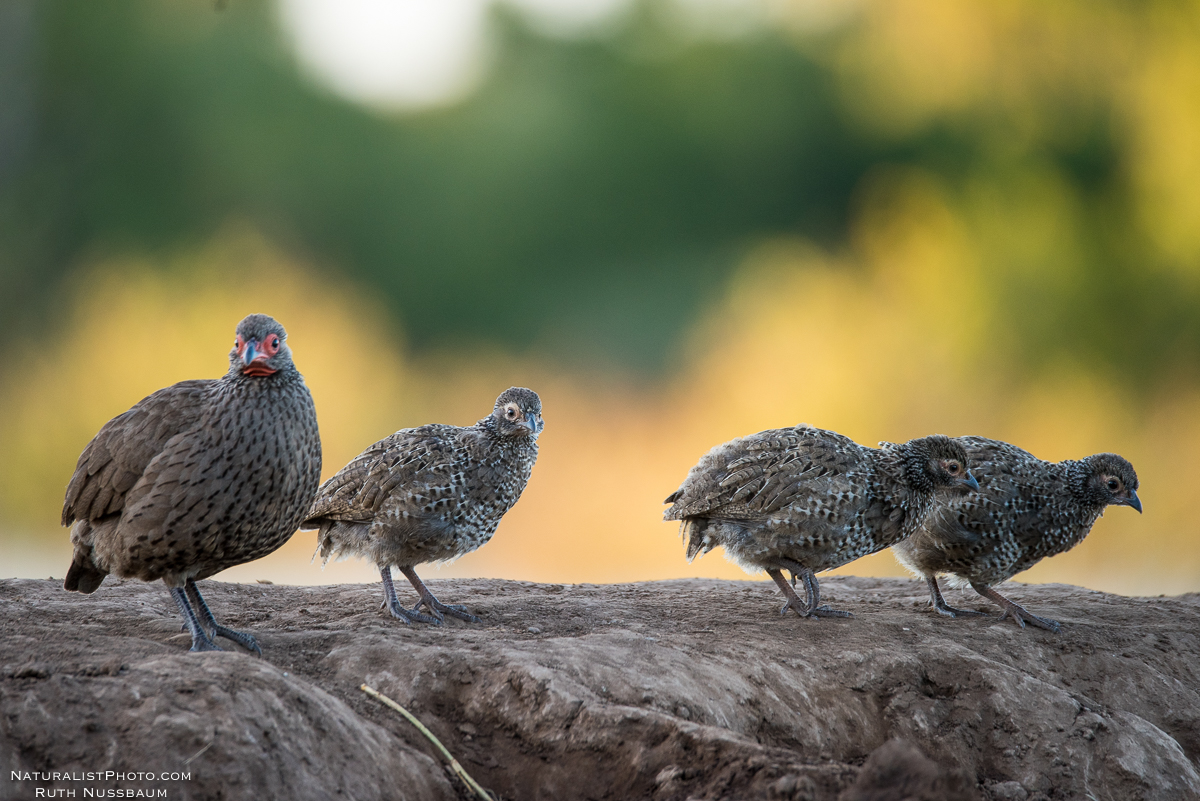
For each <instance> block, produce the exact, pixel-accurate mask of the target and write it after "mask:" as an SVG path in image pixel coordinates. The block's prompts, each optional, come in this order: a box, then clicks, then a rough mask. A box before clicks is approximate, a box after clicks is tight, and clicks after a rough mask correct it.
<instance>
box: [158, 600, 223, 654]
mask: <svg viewBox="0 0 1200 801" xmlns="http://www.w3.org/2000/svg"><path fill="white" fill-rule="evenodd" d="M170 590H171V597H172V598H174V599H175V604H176V606H178V607H179V612H180V613H181V614H182V615H183V624H184V626H185V627H186V628H187V629H188V631H190V632H191V634H192V647H191V648H190V649H189V650H191V651H220V650H222V649H221V648H219V647H218V646H217V644H216V643H215V642H213V641H212V638H210V637H209V636H208V632H206V631H205V630H204V627H203V626H201V625H200V621H199V620H198V619H197V618H196V612H195V611H194V610H193V609H192V605H191V603H189V601H188V592H187V590H185V589H184V588H183V587H171V588H170ZM201 602H202V603H203V599H201ZM210 616H211V615H210Z"/></svg>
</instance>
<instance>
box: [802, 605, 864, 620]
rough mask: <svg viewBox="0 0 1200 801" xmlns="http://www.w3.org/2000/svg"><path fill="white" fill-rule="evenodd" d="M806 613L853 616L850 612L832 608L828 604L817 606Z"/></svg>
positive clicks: (826, 615)
mask: <svg viewBox="0 0 1200 801" xmlns="http://www.w3.org/2000/svg"><path fill="white" fill-rule="evenodd" d="M808 613H809V614H810V615H812V616H813V617H854V615H853V614H852V613H850V612H844V611H842V610H841V609H832V608H830V607H828V606H818V607H817V608H816V609H810V610H809V612H808Z"/></svg>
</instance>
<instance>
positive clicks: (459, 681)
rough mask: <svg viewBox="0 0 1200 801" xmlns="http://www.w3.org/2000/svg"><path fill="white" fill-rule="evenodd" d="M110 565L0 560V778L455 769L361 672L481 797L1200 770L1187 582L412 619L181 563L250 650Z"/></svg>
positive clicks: (440, 777) (765, 596)
mask: <svg viewBox="0 0 1200 801" xmlns="http://www.w3.org/2000/svg"><path fill="white" fill-rule="evenodd" d="M110 582H111V583H106V584H105V586H104V587H102V588H101V589H100V590H99V591H98V592H97V593H96V594H95V595H94V596H89V597H82V596H78V595H74V594H68V593H66V592H64V591H63V590H62V589H61V588H60V587H59V586H58V584H57V583H56V582H51V581H29V580H7V581H0V620H2V621H3V624H0V770H2V773H0V798H33V797H34V791H35V789H36V788H38V787H46V788H52V789H74V790H76V791H77V792H76V797H85V793H84V792H83V789H85V788H91V789H93V790H107V789H116V788H124V789H141V790H143V791H144V792H151V791H153V792H155V793H157V791H158V790H160V789H162V790H166V792H167V795H166V796H165V797H172V798H230V799H233V798H297V799H307V798H313V799H316V798H336V797H342V798H354V799H375V798H379V799H383V798H407V799H452V798H459V797H463V798H465V797H467V796H466V794H465V790H464V789H463V788H462V786H461V785H459V784H457V782H456V780H454V779H453V778H451V777H450V776H449V774H448V773H447V771H446V769H445V767H444V766H443V765H441V763H440V761H439V760H437V759H436V758H435V755H434V752H433V750H432V749H431V748H430V746H429V744H428V743H427V742H426V741H425V740H424V739H423V738H422V737H421V736H420V735H419V734H417V733H416V731H415V730H414V729H413V728H412V727H411V726H410V725H409V724H408V723H406V722H405V721H404V720H403V719H401V718H400V717H399V716H398V715H396V714H395V713H394V712H392V711H390V710H388V709H387V708H385V707H383V706H382V705H380V704H378V703H377V702H375V701H373V700H371V699H369V698H367V697H366V696H364V695H363V694H362V693H361V692H360V691H359V690H358V687H359V685H360V684H362V683H364V682H365V683H367V684H370V685H372V686H374V687H375V688H376V689H378V690H379V691H381V692H383V693H385V694H387V695H390V696H391V697H392V698H394V699H395V700H397V701H398V702H400V703H401V704H404V705H405V706H406V707H408V708H409V709H410V710H412V711H413V712H414V713H415V714H416V715H417V716H418V717H419V718H420V719H421V720H422V721H424V722H425V724H426V725H427V726H429V728H430V729H432V730H433V732H434V733H435V734H437V735H438V736H439V737H440V738H441V739H442V740H443V742H445V743H446V745H447V746H448V747H449V748H450V750H451V751H452V752H453V753H454V754H455V756H457V757H458V759H459V761H460V762H462V764H463V765H464V766H465V767H466V769H467V770H468V771H469V772H470V773H471V774H472V775H473V776H474V777H475V778H476V779H477V780H479V782H480V783H481V784H483V785H484V786H485V787H488V788H490V789H491V790H493V791H494V792H495V793H496V794H497V795H499V796H500V797H502V798H505V799H626V798H653V799H664V800H665V799H680V801H682V799H686V798H739V799H814V800H815V799H829V800H830V801H833V800H834V799H841V800H842V801H868V799H870V801H882V800H883V799H888V800H889V801H891V800H892V799H912V801H918V799H919V800H920V801H941V800H942V799H947V800H948V799H964V798H967V799H969V798H976V799H980V800H981V801H987V800H989V799H994V800H996V801H1000V800H1003V801H1012V800H1018V801H1019V800H1020V799H1025V800H1026V801H1030V800H1031V799H1059V798H1097V799H1110V798H1111V799H1118V798H1119V799H1140V798H1145V799H1160V798H1161V799H1172V800H1174V799H1182V798H1200V773H1198V772H1197V767H1198V765H1200V762H1198V760H1200V727H1198V726H1197V725H1196V721H1197V720H1198V719H1200V668H1198V665H1200V596H1197V595H1187V596H1182V597H1179V598H1169V599H1140V598H1139V599H1129V598H1121V597H1117V596H1112V595H1105V594H1102V593H1097V592H1091V591H1088V590H1082V589H1078V588H1075V587H1066V586H1060V585H1047V586H1028V587H1025V586H1021V585H1010V586H1009V587H1008V588H1007V593H1006V594H1010V595H1011V597H1013V599H1014V600H1016V601H1018V602H1019V603H1022V604H1024V605H1026V606H1027V607H1028V608H1029V609H1030V610H1031V611H1033V612H1035V613H1038V614H1043V615H1048V616H1051V617H1054V618H1056V619H1058V620H1060V621H1062V623H1063V632H1062V633H1061V634H1059V635H1057V636H1056V635H1052V634H1049V633H1047V632H1044V631H1039V630H1033V629H1029V630H1025V631H1021V630H1019V629H1018V628H1017V627H1016V626H1014V625H1013V624H1012V623H1011V622H1009V621H1006V622H1003V623H1001V622H998V621H997V620H996V619H994V618H992V619H969V620H947V619H943V618H939V617H937V616H935V615H934V614H932V613H931V612H929V611H928V610H927V608H926V607H927V599H926V596H925V595H924V588H923V585H921V584H919V583H918V582H915V581H904V580H900V579H856V578H829V579H826V580H825V581H823V582H822V589H823V590H824V592H823V597H827V599H828V600H829V602H830V603H832V604H834V605H835V606H838V607H839V608H844V609H848V610H850V611H852V612H854V613H855V615H856V617H855V618H854V619H853V620H819V621H813V620H800V619H798V618H796V617H794V616H792V617H780V616H779V615H778V613H777V610H778V607H779V605H780V601H779V599H778V597H777V592H776V590H775V589H774V587H773V586H772V585H770V584H769V583H767V582H733V581H708V580H685V581H666V582H653V583H646V584H625V585H609V586H592V585H578V586H558V585H538V584H529V583H523V582H511V581H490V580H472V581H466V580H452V581H434V582H431V588H432V589H433V590H434V592H435V593H437V594H438V595H439V596H440V597H442V598H443V599H444V600H447V601H453V602H460V603H466V604H468V606H469V607H470V608H471V610H472V611H474V612H475V613H476V614H479V615H481V616H482V617H483V622H482V623H480V624H475V625H472V624H466V623H460V622H458V621H454V620H449V621H447V623H446V625H445V627H444V628H441V629H436V628H430V627H416V626H404V625H403V624H401V623H400V622H399V621H395V620H392V619H391V618H389V617H385V616H384V615H383V613H382V612H381V611H380V610H379V608H378V607H379V599H380V597H381V593H380V589H379V586H378V585H367V586H359V585H354V586H349V585H343V586H329V587H281V586H264V585H234V584H219V583H208V587H207V589H206V596H207V597H208V599H209V602H210V605H211V606H212V608H213V610H214V612H215V613H216V614H217V616H218V618H220V619H222V620H223V621H225V622H227V623H229V624H230V625H233V626H236V627H240V628H244V629H247V630H249V631H252V632H253V633H254V634H255V635H256V636H257V637H258V639H259V642H260V643H261V644H262V647H263V652H264V654H265V659H262V660H260V659H257V658H255V657H252V656H249V655H246V654H244V653H225V654H188V653H185V650H186V648H187V647H188V644H189V639H188V636H187V635H186V634H183V633H182V632H181V631H180V623H179V619H178V617H177V615H176V613H175V609H174V607H173V604H172V602H171V600H170V597H169V596H168V595H167V593H166V592H165V591H164V590H163V589H162V587H161V586H159V585H145V584H141V583H138V582H113V581H111V579H110ZM410 600H415V599H410ZM951 603H954V604H956V605H967V606H974V607H976V608H986V605H984V604H982V603H980V604H975V603H973V601H972V600H971V599H970V598H969V597H968V596H966V595H963V596H956V597H955V598H954V599H953V600H952V601H951ZM222 645H223V646H226V643H225V642H224V641H222ZM227 647H229V648H231V649H232V648H234V647H235V646H233V645H232V644H228V645H227ZM13 771H16V772H17V775H16V777H15V779H14V778H13V774H12V772H13ZM54 771H58V772H60V773H64V772H65V773H68V774H70V775H67V776H59V777H58V779H57V780H55V779H54V777H53V772H54ZM109 772H112V773H113V774H116V773H125V774H129V773H137V774H145V773H149V774H153V775H152V776H150V777H149V778H146V777H145V776H135V777H133V778H132V779H131V777H130V776H129V775H126V776H123V777H118V776H115V775H109ZM46 773H50V774H51V776H50V777H49V778H47V777H46V776H45V775H44V774H46ZM89 773H90V774H92V775H90V776H89V775H87V774H89ZM164 774H165V775H166V776H167V778H166V779H164V778H162V776H163V775H164ZM179 774H189V775H187V777H186V778H182V777H181V778H177V779H176V778H171V777H172V776H175V775H179Z"/></svg>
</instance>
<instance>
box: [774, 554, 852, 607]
mask: <svg viewBox="0 0 1200 801" xmlns="http://www.w3.org/2000/svg"><path fill="white" fill-rule="evenodd" d="M779 565H780V567H783V568H785V569H786V570H789V571H791V574H792V582H793V583H794V582H795V581H796V578H797V576H798V577H799V578H800V580H801V581H802V582H804V594H805V596H806V597H807V598H808V607H807V608H806V609H805V614H806V615H808V616H811V617H854V615H852V614H850V613H849V612H843V611H842V610H840V609H831V608H829V607H828V606H821V586H820V585H819V584H818V583H817V576H816V574H814V573H813V572H812V570H811V569H809V568H807V567H805V566H804V565H802V564H800V563H799V562H793V561H792V560H791V559H780V560H779Z"/></svg>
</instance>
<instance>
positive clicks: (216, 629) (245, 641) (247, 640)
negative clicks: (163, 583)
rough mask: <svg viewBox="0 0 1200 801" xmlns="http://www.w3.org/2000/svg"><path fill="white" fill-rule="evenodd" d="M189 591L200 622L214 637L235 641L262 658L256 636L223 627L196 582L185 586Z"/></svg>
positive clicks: (190, 580)
mask: <svg viewBox="0 0 1200 801" xmlns="http://www.w3.org/2000/svg"><path fill="white" fill-rule="evenodd" d="M184 587H185V588H186V590H187V596H188V598H189V599H190V600H191V602H192V604H193V605H194V606H195V607H196V612H197V613H198V617H199V618H200V622H201V623H202V624H203V625H204V626H205V627H207V628H209V629H212V633H213V635H212V636H213V637H224V638H225V639H227V640H233V641H234V642H236V643H237V644H238V645H240V646H242V647H243V648H245V649H246V650H247V651H253V652H254V653H256V654H258V655H259V656H262V649H261V648H259V647H258V640H256V639H254V636H253V635H251V634H247V633H245V632H244V631H234V630H233V629H231V628H227V627H225V626H222V625H221V624H220V623H218V622H217V621H216V619H215V618H214V617H213V613H212V612H211V611H210V610H209V608H208V604H206V603H204V598H203V597H202V596H201V595H200V588H199V587H197V586H196V582H195V581H193V580H192V579H188V580H187V583H186V584H184Z"/></svg>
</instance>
